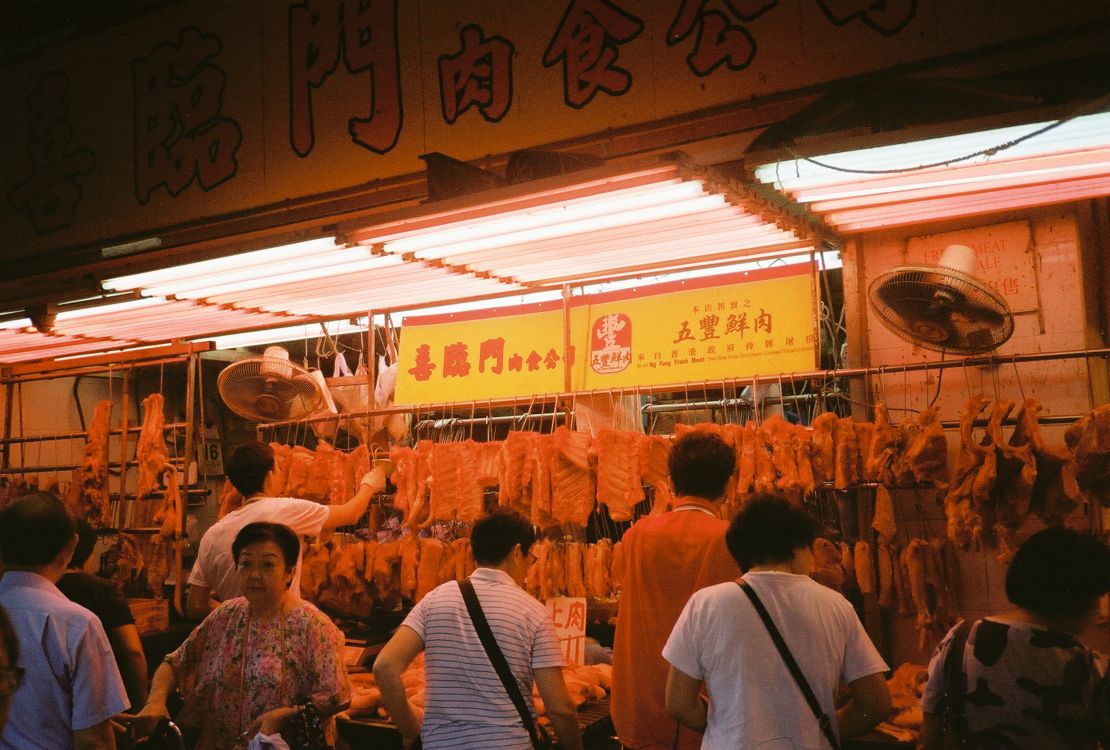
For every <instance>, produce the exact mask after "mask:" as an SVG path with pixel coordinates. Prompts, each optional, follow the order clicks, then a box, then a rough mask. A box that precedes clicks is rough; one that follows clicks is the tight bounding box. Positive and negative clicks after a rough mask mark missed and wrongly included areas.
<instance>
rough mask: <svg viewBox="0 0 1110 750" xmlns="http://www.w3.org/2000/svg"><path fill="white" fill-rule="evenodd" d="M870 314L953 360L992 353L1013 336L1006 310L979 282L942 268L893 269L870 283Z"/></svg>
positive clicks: (995, 294)
mask: <svg viewBox="0 0 1110 750" xmlns="http://www.w3.org/2000/svg"><path fill="white" fill-rule="evenodd" d="M868 298H869V299H870V302H871V309H872V310H874V311H875V314H876V315H878V317H879V320H880V321H881V322H882V323H883V325H885V326H886V327H887V328H889V329H890V330H891V331H893V332H894V333H896V334H897V335H898V336H900V337H902V338H903V339H905V340H906V341H909V342H910V343H912V344H914V345H916V346H920V347H922V348H925V349H932V350H933V351H938V352H954V353H957V354H982V353H984V352H989V351H993V350H994V349H997V348H998V347H1000V346H1002V344H1004V343H1006V341H1007V340H1009V338H1010V336H1012V335H1013V333H1014V316H1013V314H1012V313H1011V312H1010V307H1009V305H1007V304H1006V300H1004V299H1003V298H1002V296H1001V295H999V294H998V293H997V292H996V291H994V290H993V289H991V288H990V287H989V286H987V285H986V284H985V283H984V282H982V281H980V280H979V279H977V278H975V277H974V276H971V275H969V274H967V273H964V272H963V271H960V270H957V269H954V268H947V267H944V266H899V267H898V268H893V269H891V270H889V271H887V272H885V273H883V274H882V275H881V276H879V277H878V278H877V279H875V281H873V282H872V283H871V286H870V288H869V289H868Z"/></svg>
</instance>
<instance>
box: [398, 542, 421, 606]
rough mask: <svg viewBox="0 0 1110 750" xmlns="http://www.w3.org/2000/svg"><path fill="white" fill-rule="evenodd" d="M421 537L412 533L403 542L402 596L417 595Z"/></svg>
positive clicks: (409, 597)
mask: <svg viewBox="0 0 1110 750" xmlns="http://www.w3.org/2000/svg"><path fill="white" fill-rule="evenodd" d="M422 551H423V550H422V549H421V546H420V538H419V537H418V536H416V534H410V535H409V536H407V537H405V540H404V541H403V542H401V578H400V582H401V596H404V597H405V598H407V599H412V598H413V597H415V596H416V586H417V580H416V576H417V568H418V567H419V565H420V554H421V552H422Z"/></svg>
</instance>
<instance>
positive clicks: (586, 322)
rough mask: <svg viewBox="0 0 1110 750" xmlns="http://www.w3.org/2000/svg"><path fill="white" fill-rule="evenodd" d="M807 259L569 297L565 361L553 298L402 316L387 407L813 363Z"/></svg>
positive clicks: (711, 377)
mask: <svg viewBox="0 0 1110 750" xmlns="http://www.w3.org/2000/svg"><path fill="white" fill-rule="evenodd" d="M812 279H813V276H812V268H811V267H810V266H809V265H802V266H780V267H775V268H770V269H763V270H759V271H750V272H746V273H739V274H730V275H727V276H716V277H708V278H702V279H693V280H687V281H682V282H675V283H673V284H663V285H659V286H656V287H651V288H650V289H647V290H641V289H627V290H621V291H618V292H610V293H605V294H597V295H590V296H583V297H575V298H574V299H573V300H572V304H571V308H570V316H569V317H570V341H571V347H570V350H569V352H568V354H569V356H567V357H566V360H567V361H566V362H565V363H564V340H563V309H562V303H561V302H558V301H556V302H548V303H539V304H536V305H530V306H526V307H517V308H508V309H501V310H483V311H479V312H473V313H460V314H453V315H438V316H425V317H416V318H414V317H408V318H405V319H404V323H403V325H402V337H401V338H402V340H401V352H400V356H401V363H400V373H399V377H398V381H397V402H398V403H409V404H419V403H444V402H457V401H476V400H482V399H490V398H505V397H512V396H530V395H534V394H545V393H560V392H563V391H565V390H566V388H565V382H566V381H565V369H564V368H565V367H566V366H569V367H570V376H571V377H570V383H571V388H572V390H575V391H593V390H607V389H624V390H628V389H635V388H637V387H645V386H655V385H666V384H669V383H687V382H696V383H700V382H705V381H721V380H727V379H730V378H738V377H747V376H751V375H766V374H776V373H780V372H802V371H806V370H811V369H813V368H814V367H815V366H816V357H817V344H816V337H815V323H814V321H815V320H816V312H815V300H816V297H815V294H814V291H813V283H812Z"/></svg>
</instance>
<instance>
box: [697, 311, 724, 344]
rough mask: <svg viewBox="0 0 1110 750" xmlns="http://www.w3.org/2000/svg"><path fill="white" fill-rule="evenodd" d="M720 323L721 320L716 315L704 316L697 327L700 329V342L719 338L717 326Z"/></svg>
mask: <svg viewBox="0 0 1110 750" xmlns="http://www.w3.org/2000/svg"><path fill="white" fill-rule="evenodd" d="M720 322H721V319H720V318H719V317H717V316H716V315H706V316H705V317H704V318H702V319H701V320H699V321H698V326H699V327H700V328H701V340H702V341H707V340H709V339H716V338H720V336H718V335H717V324H718V323H720Z"/></svg>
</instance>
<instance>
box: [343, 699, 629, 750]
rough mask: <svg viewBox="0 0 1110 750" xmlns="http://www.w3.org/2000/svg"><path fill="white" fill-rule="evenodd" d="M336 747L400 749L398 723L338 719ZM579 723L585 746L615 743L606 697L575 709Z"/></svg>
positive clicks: (597, 746)
mask: <svg viewBox="0 0 1110 750" xmlns="http://www.w3.org/2000/svg"><path fill="white" fill-rule="evenodd" d="M338 725H339V747H338V750H350V749H353V748H362V747H372V748H374V749H375V750H402V744H401V734H400V732H398V731H397V727H395V726H393V724H392V723H390V722H389V721H386V720H384V719H369V718H357V719H343V718H341V719H339V721H338ZM578 726H579V727H580V728H581V729H582V739H583V742H584V744H585V745H586V747H587V748H599V749H600V748H608V747H617V745H616V744H611V743H610V738H611V737H612V736H613V722H612V721H611V720H610V718H609V698H608V697H605V698H602V699H600V700H595V701H590V702H588V703H585V704H584V705H582V706H581V707H579V709H578Z"/></svg>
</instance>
